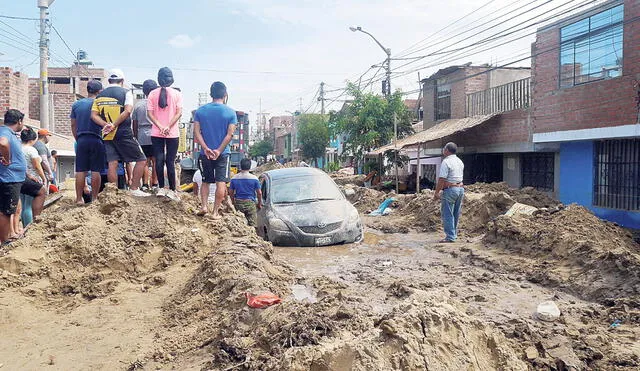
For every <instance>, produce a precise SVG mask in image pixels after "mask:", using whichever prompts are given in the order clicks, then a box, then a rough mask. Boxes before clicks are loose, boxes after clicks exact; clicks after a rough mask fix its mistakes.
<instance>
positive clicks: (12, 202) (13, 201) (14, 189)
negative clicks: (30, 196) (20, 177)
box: [0, 182, 22, 216]
mask: <svg viewBox="0 0 640 371" xmlns="http://www.w3.org/2000/svg"><path fill="white" fill-rule="evenodd" d="M20 188H22V182H15V183H0V213H3V214H4V215H6V216H10V215H13V214H15V213H16V211H17V210H18V201H20Z"/></svg>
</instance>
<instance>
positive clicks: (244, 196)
mask: <svg viewBox="0 0 640 371" xmlns="http://www.w3.org/2000/svg"><path fill="white" fill-rule="evenodd" d="M250 169H251V160H249V159H248V158H245V159H242V161H240V172H239V173H238V174H236V175H235V176H234V177H233V178H232V179H231V186H230V187H229V195H230V196H231V200H232V201H233V204H234V206H235V207H236V210H238V211H241V212H242V213H243V214H244V216H245V217H246V218H247V223H248V224H249V226H251V227H255V226H256V225H257V219H258V215H257V213H258V211H257V210H258V209H262V190H260V181H258V178H256V176H255V175H253V174H251V173H249V170H250ZM256 195H257V200H256ZM256 202H257V203H258V208H257V209H256Z"/></svg>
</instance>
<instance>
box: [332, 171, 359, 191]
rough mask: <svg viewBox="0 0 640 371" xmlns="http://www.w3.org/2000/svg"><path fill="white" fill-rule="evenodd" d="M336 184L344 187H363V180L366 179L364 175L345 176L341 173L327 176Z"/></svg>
mask: <svg viewBox="0 0 640 371" xmlns="http://www.w3.org/2000/svg"><path fill="white" fill-rule="evenodd" d="M329 176H331V178H332V179H333V181H334V182H336V184H338V185H341V186H345V185H354V186H358V187H364V179H365V178H366V177H367V176H366V175H346V174H343V173H339V172H338V173H331V174H329Z"/></svg>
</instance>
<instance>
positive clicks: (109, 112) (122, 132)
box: [91, 69, 149, 197]
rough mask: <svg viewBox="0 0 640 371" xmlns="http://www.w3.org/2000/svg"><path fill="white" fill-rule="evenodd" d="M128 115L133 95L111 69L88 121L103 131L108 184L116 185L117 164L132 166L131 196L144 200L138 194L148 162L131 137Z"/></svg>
mask: <svg viewBox="0 0 640 371" xmlns="http://www.w3.org/2000/svg"><path fill="white" fill-rule="evenodd" d="M131 112H133V94H132V93H131V91H130V90H127V89H125V88H124V73H123V72H122V71H121V70H120V69H113V70H111V72H110V73H109V86H108V87H107V88H106V89H104V90H103V91H102V92H101V93H100V94H98V96H97V97H96V99H95V100H94V101H93V106H92V107H91V119H92V120H93V122H95V123H96V124H98V125H99V126H101V127H102V136H103V140H104V145H105V150H106V154H107V161H108V162H109V171H108V179H109V182H110V183H116V182H117V181H118V175H117V170H118V161H122V162H125V163H126V162H135V167H134V169H133V179H132V182H131V188H130V189H131V194H132V195H133V196H140V197H146V196H149V194H148V193H145V192H143V191H142V190H140V179H141V178H142V174H143V173H144V167H145V165H146V163H147V158H146V156H145V155H144V153H143V152H142V148H140V144H139V143H138V141H137V140H136V138H135V137H134V136H133V130H132V128H131Z"/></svg>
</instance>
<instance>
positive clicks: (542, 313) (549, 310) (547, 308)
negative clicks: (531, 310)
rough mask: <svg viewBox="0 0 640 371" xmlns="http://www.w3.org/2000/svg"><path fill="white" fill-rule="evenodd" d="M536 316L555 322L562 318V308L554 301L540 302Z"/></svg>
mask: <svg viewBox="0 0 640 371" xmlns="http://www.w3.org/2000/svg"><path fill="white" fill-rule="evenodd" d="M536 317H537V318H538V319H540V320H542V321H547V322H553V321H555V320H557V319H558V318H560V309H559V308H558V306H557V305H556V303H554V302H553V301H545V302H542V303H540V304H538V309H537V310H536Z"/></svg>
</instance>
